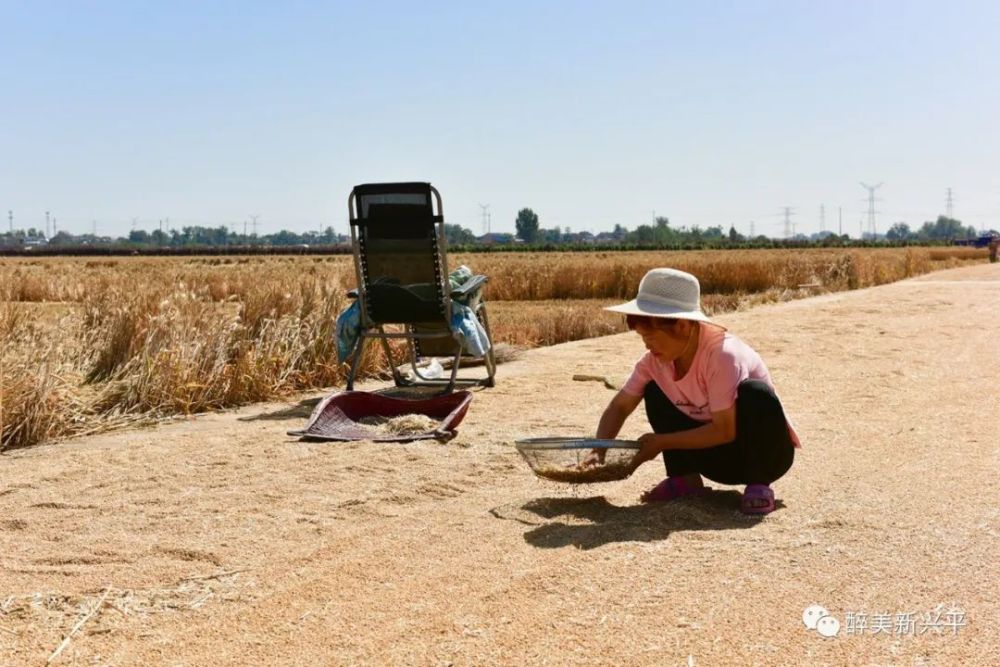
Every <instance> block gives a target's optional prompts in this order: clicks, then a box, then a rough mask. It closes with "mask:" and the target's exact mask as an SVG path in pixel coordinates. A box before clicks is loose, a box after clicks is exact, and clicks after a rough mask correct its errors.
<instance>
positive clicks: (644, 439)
mask: <svg viewBox="0 0 1000 667" xmlns="http://www.w3.org/2000/svg"><path fill="white" fill-rule="evenodd" d="M662 451H663V446H662V445H661V444H660V436H658V435H657V434H656V433H645V434H643V435H642V436H641V437H640V438H639V451H638V452H636V453H635V456H633V457H632V469H633V470H635V469H636V468H638V467H639V466H641V465H642V464H643V463H645V462H646V461H649V460H650V459H653V458H655V457H656V455H657V454H659V453H660V452H662Z"/></svg>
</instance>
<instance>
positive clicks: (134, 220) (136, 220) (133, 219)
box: [132, 218, 139, 232]
mask: <svg viewBox="0 0 1000 667" xmlns="http://www.w3.org/2000/svg"><path fill="white" fill-rule="evenodd" d="M138 222H139V218H132V231H133V232H134V231H135V226H136V224H137V223H138Z"/></svg>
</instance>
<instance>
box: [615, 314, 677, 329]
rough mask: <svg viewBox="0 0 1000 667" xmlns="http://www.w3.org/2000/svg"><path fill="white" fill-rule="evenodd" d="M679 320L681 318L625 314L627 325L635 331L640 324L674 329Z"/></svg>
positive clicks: (645, 326) (647, 326)
mask: <svg viewBox="0 0 1000 667" xmlns="http://www.w3.org/2000/svg"><path fill="white" fill-rule="evenodd" d="M679 321H680V320H677V319H675V318H671V317H647V316H646V315H626V316H625V326H627V327H628V328H629V330H630V331H634V330H635V328H636V327H638V326H641V327H643V328H644V329H654V328H655V329H673V328H674V326H675V325H676V324H677V322H679Z"/></svg>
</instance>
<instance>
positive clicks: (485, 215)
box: [479, 204, 490, 234]
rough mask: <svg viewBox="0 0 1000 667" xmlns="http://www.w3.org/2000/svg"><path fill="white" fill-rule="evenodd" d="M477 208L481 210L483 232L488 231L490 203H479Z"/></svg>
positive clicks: (487, 232)
mask: <svg viewBox="0 0 1000 667" xmlns="http://www.w3.org/2000/svg"><path fill="white" fill-rule="evenodd" d="M479 208H481V209H482V210H483V234H489V233H490V205H489V204H480V205H479Z"/></svg>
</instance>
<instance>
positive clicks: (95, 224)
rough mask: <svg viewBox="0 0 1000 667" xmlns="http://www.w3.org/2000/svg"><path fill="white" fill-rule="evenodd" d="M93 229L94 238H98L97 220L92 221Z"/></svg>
mask: <svg viewBox="0 0 1000 667" xmlns="http://www.w3.org/2000/svg"><path fill="white" fill-rule="evenodd" d="M90 224H91V228H92V229H93V230H94V238H95V239H96V238H97V220H91V221H90Z"/></svg>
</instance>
